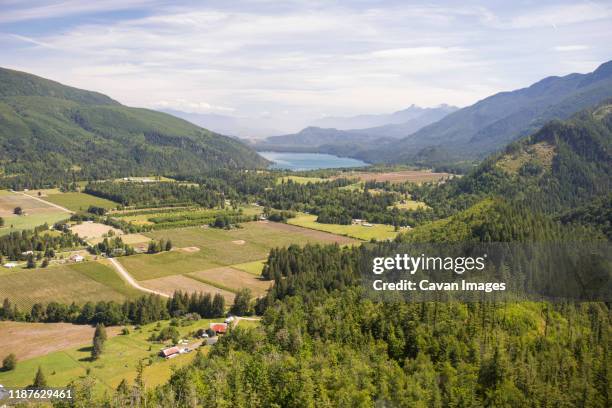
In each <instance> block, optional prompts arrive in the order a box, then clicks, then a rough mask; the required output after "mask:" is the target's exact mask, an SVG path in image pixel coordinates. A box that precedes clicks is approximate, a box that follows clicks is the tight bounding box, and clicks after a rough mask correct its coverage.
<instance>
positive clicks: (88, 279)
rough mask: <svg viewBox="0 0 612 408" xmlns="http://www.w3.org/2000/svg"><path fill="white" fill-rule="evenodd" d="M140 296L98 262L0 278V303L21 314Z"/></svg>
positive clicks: (15, 271)
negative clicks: (38, 308) (40, 308)
mask: <svg viewBox="0 0 612 408" xmlns="http://www.w3.org/2000/svg"><path fill="white" fill-rule="evenodd" d="M141 294H143V293H141V292H140V291H138V290H136V289H133V288H132V287H130V286H128V285H127V284H125V282H124V281H123V280H122V279H121V278H120V277H119V276H118V275H117V273H116V272H115V270H114V269H112V268H111V267H109V266H107V265H104V264H102V263H99V262H84V263H80V264H71V265H57V266H51V267H48V268H44V269H43V268H39V269H17V268H15V269H4V270H3V271H2V274H0V299H4V298H8V299H9V300H10V301H11V303H14V304H16V305H17V306H18V307H19V308H20V309H22V310H24V309H26V310H27V309H29V308H30V307H32V305H33V304H34V303H37V302H40V303H43V304H46V303H48V302H51V301H56V302H60V303H66V304H70V303H72V302H76V303H79V304H83V303H85V302H88V301H92V302H97V301H99V300H106V301H108V300H114V301H117V302H122V301H124V300H125V299H127V298H132V297H136V296H139V295H141Z"/></svg>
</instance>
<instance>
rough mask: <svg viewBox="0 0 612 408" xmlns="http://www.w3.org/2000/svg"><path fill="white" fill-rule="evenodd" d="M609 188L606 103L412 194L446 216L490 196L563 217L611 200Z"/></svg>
mask: <svg viewBox="0 0 612 408" xmlns="http://www.w3.org/2000/svg"><path fill="white" fill-rule="evenodd" d="M611 187H612V102H604V103H602V104H600V105H598V106H596V107H594V108H591V109H587V110H584V111H581V112H579V113H577V114H576V115H574V116H573V117H572V118H571V119H569V120H567V121H564V122H561V121H552V122H550V123H548V124H546V125H545V126H543V127H542V128H541V129H540V130H539V131H537V132H535V133H534V134H533V135H531V136H528V137H525V138H523V139H521V140H518V141H516V142H514V143H512V144H510V145H509V146H507V147H506V148H505V149H504V151H502V152H501V153H498V154H495V155H492V156H491V157H489V158H488V159H486V160H485V161H484V162H483V163H482V164H481V165H480V166H479V167H478V168H477V169H475V170H474V171H473V172H472V173H470V174H468V175H466V176H465V177H462V178H456V179H454V180H451V181H449V182H448V183H445V184H444V185H442V186H440V187H436V188H434V187H431V186H422V187H420V188H417V189H416V191H415V192H414V194H415V197H417V198H419V199H422V200H425V201H426V202H428V204H430V205H431V206H434V207H436V208H444V209H445V210H446V213H447V214H451V213H452V212H454V211H457V210H461V209H465V208H467V207H468V206H470V205H471V204H473V203H475V202H477V201H479V200H481V199H482V198H483V197H487V196H492V195H494V196H502V197H505V198H507V199H512V200H514V201H521V202H524V203H525V205H528V206H529V207H530V208H533V209H536V210H539V211H543V212H546V213H548V214H562V213H564V212H565V211H568V210H570V209H573V208H576V207H579V206H583V205H587V204H589V203H590V202H591V201H592V200H593V199H596V198H598V197H605V196H607V195H609V194H610V191H611Z"/></svg>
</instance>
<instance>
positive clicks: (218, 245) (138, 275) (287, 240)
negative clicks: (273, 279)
mask: <svg viewBox="0 0 612 408" xmlns="http://www.w3.org/2000/svg"><path fill="white" fill-rule="evenodd" d="M144 235H146V236H148V237H150V238H152V239H155V240H159V239H165V240H166V239H170V240H171V241H172V244H173V245H174V248H175V250H173V251H170V252H163V253H160V254H155V255H144V254H142V255H134V256H129V257H125V258H122V259H121V263H122V264H123V265H124V266H125V268H126V269H127V270H128V271H129V272H130V274H132V276H134V278H135V279H137V280H148V279H155V278H160V277H163V276H169V275H176V274H185V273H190V272H197V271H201V270H205V269H211V268H214V267H218V266H231V265H234V264H240V263H245V262H252V261H258V260H261V259H265V258H267V256H268V253H269V251H270V249H271V248H273V247H282V246H288V245H289V244H292V243H294V244H298V245H304V244H307V243H316V242H321V243H333V242H337V243H339V244H348V243H352V242H355V241H354V240H352V239H350V238H347V237H342V236H338V235H333V234H329V233H325V232H320V231H313V230H309V229H304V228H299V227H296V226H292V225H287V224H281V223H273V222H247V223H244V224H242V228H237V229H232V230H229V231H228V230H222V229H217V228H201V227H189V228H178V229H172V230H161V231H154V232H148V233H145V234H144ZM179 248H185V249H184V250H179ZM193 248H197V250H194V249H193ZM186 249H189V250H186Z"/></svg>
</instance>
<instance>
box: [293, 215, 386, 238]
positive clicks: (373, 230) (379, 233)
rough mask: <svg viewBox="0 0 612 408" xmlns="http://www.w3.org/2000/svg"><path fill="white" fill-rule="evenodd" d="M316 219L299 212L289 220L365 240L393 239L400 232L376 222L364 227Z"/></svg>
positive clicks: (301, 225) (314, 216) (298, 224)
mask: <svg viewBox="0 0 612 408" xmlns="http://www.w3.org/2000/svg"><path fill="white" fill-rule="evenodd" d="M316 220H317V216H316V215H310V214H298V216H296V217H295V218H290V219H289V220H288V221H287V222H288V223H289V224H291V225H297V226H300V227H304V228H311V229H314V230H319V231H326V232H329V233H332V234H338V235H345V236H348V237H352V238H357V239H361V240H364V241H369V240H371V239H372V238H374V239H376V240H379V241H381V240H386V239H393V238H395V237H396V236H397V234H398V232H397V231H395V230H394V228H393V226H392V225H385V224H374V225H373V226H372V227H364V226H362V225H338V224H322V223H318V222H317V221H316Z"/></svg>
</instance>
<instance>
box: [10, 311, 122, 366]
mask: <svg viewBox="0 0 612 408" xmlns="http://www.w3.org/2000/svg"><path fill="white" fill-rule="evenodd" d="M118 333H119V327H108V328H107V329H106V334H107V335H108V337H113V336H115V335H117V334H118ZM93 334H94V328H93V327H92V326H88V325H83V324H70V323H25V322H11V321H4V322H2V321H0V344H2V348H0V360H2V359H3V358H4V357H6V356H7V355H8V354H10V353H14V354H15V355H16V356H17V360H19V361H21V360H27V359H30V358H34V357H38V356H43V355H46V354H49V353H52V352H54V351H58V350H64V349H67V348H71V347H75V346H78V345H81V344H86V343H87V342H89V341H91V339H92V337H93Z"/></svg>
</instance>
